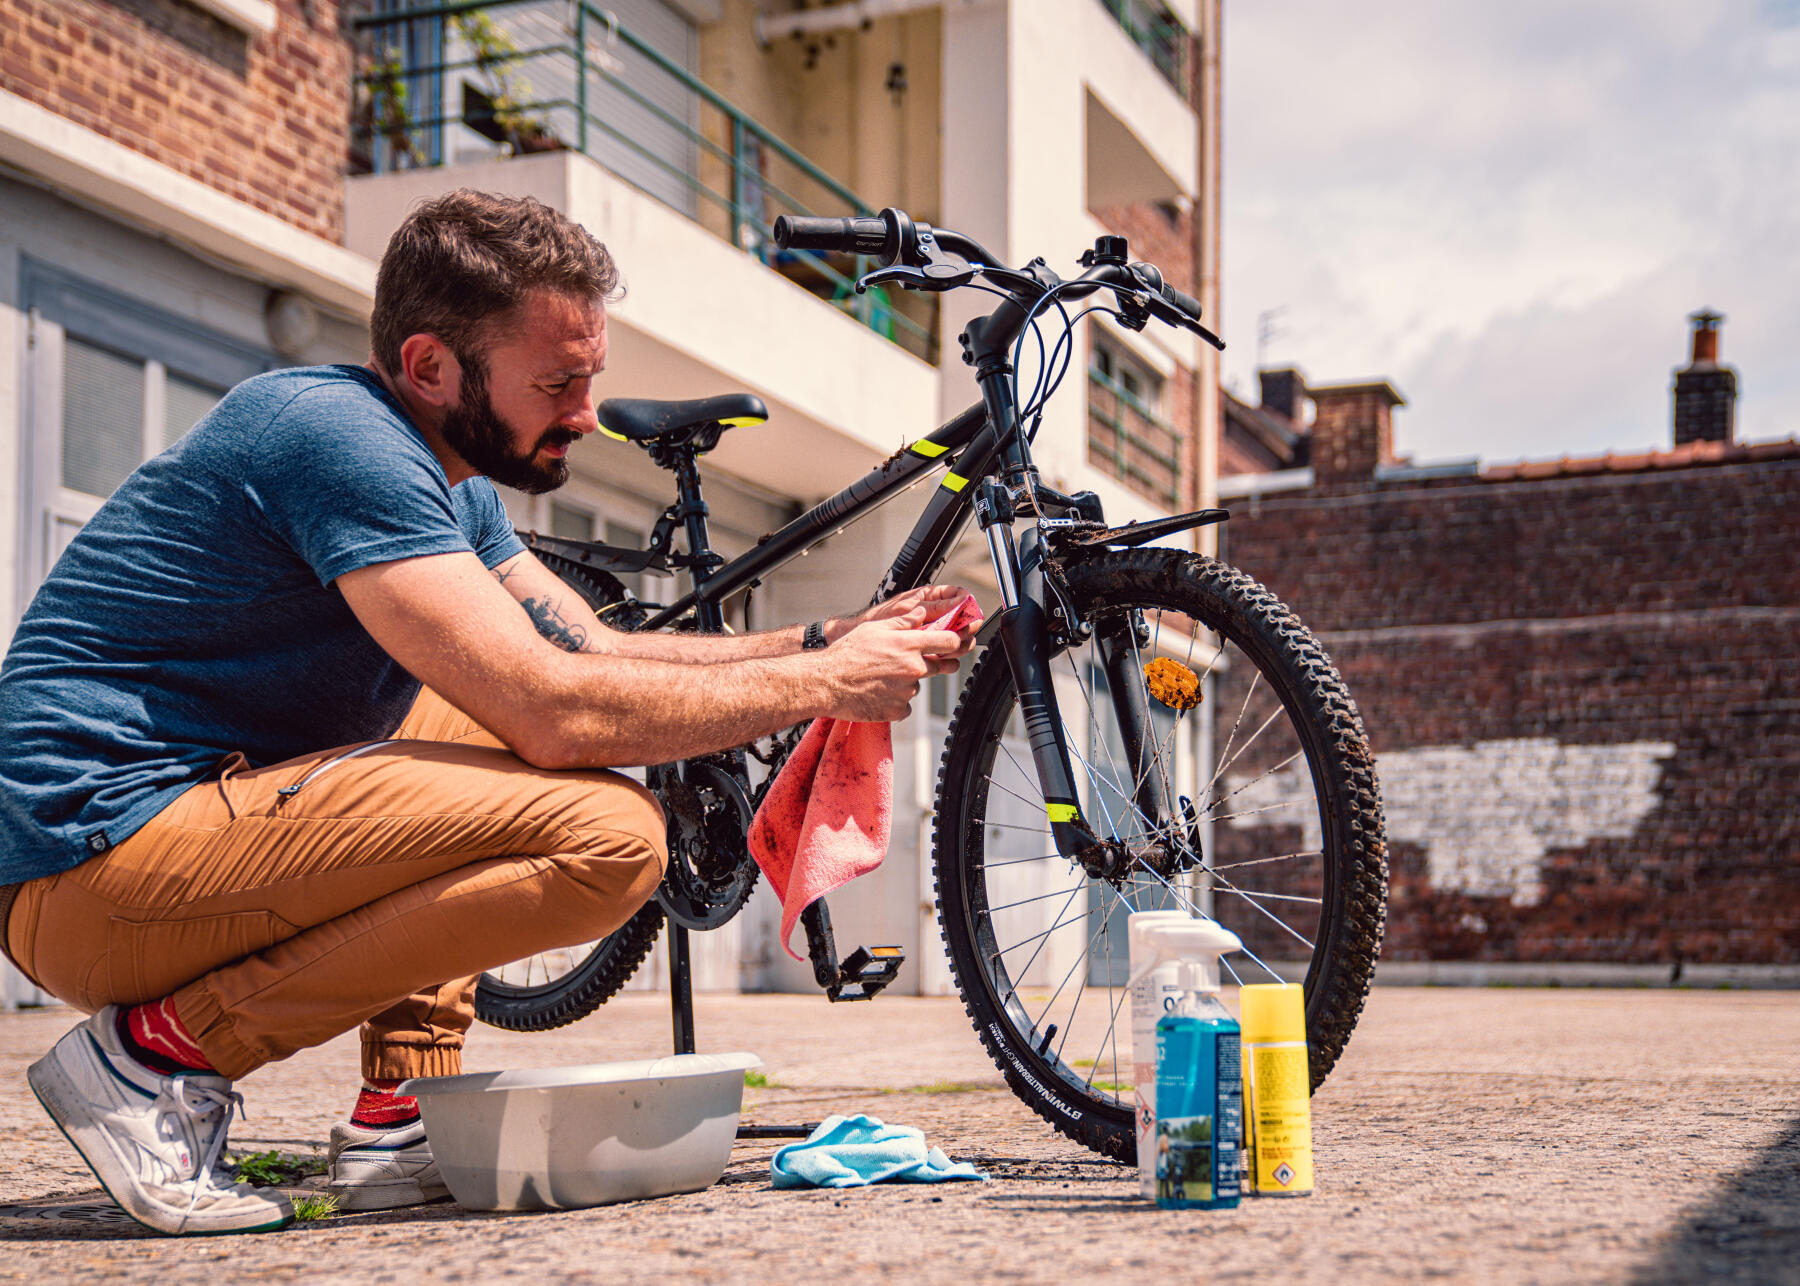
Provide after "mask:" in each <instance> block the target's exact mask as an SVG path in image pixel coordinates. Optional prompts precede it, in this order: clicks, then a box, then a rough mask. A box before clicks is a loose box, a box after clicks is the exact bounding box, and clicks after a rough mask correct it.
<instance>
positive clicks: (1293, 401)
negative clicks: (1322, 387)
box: [1256, 366, 1306, 428]
mask: <svg viewBox="0 0 1800 1286" xmlns="http://www.w3.org/2000/svg"><path fill="white" fill-rule="evenodd" d="M1256 378H1257V380H1258V381H1259V382H1260V383H1261V384H1262V409H1263V410H1265V411H1268V412H1269V413H1270V414H1272V415H1279V416H1281V417H1282V418H1283V419H1285V420H1290V421H1292V422H1293V424H1294V426H1295V427H1296V428H1298V427H1299V425H1300V419H1301V412H1302V410H1303V409H1304V408H1305V403H1306V377H1305V376H1303V375H1302V374H1300V372H1299V371H1297V370H1295V369H1294V368H1293V367H1291V366H1284V367H1283V368H1282V369H1280V370H1278V371H1258V372H1257V373H1256Z"/></svg>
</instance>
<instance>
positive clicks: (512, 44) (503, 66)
mask: <svg viewBox="0 0 1800 1286" xmlns="http://www.w3.org/2000/svg"><path fill="white" fill-rule="evenodd" d="M451 21H452V22H453V23H455V24H456V32H457V34H458V35H459V36H461V37H462V40H463V43H465V44H466V45H468V46H469V53H470V56H471V57H472V58H473V59H474V62H475V66H476V67H477V68H479V69H480V71H481V73H482V75H483V76H485V77H487V80H488V83H489V84H490V85H492V86H493V91H494V92H493V93H492V94H491V95H490V100H491V101H492V103H493V106H494V124H496V125H498V126H499V127H500V128H501V129H502V130H503V131H505V134H506V139H507V142H508V143H509V144H510V145H511V146H512V148H513V150H514V151H516V152H523V151H531V150H534V146H536V145H541V144H542V143H543V141H545V140H547V139H549V138H550V123H549V121H548V120H547V119H546V118H545V116H544V114H543V113H542V112H528V111H526V110H525V107H524V104H523V103H522V102H521V101H520V88H519V81H518V75H517V70H518V69H517V67H516V65H515V64H516V63H517V61H518V58H519V45H518V42H517V41H515V40H514V39H513V38H512V37H511V36H509V35H507V34H506V33H505V32H504V31H502V30H500V28H499V27H497V26H495V25H494V20H493V19H492V18H490V17H488V16H487V14H485V13H483V12H481V11H480V10H471V11H470V12H467V13H459V14H457V15H456V16H455V17H454V18H452V19H451Z"/></svg>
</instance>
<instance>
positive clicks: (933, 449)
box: [906, 438, 950, 460]
mask: <svg viewBox="0 0 1800 1286" xmlns="http://www.w3.org/2000/svg"><path fill="white" fill-rule="evenodd" d="M906 449H907V450H908V451H911V452H912V453H913V454H914V455H922V456H924V457H925V458H926V459H927V460H935V459H937V458H938V457H939V456H941V455H943V454H944V453H945V452H946V451H948V450H949V449H950V448H949V447H947V446H943V445H941V444H939V443H936V442H933V441H932V440H931V439H930V438H920V439H919V440H918V441H917V442H915V443H913V444H912V445H911V446H909V447H907V448H906Z"/></svg>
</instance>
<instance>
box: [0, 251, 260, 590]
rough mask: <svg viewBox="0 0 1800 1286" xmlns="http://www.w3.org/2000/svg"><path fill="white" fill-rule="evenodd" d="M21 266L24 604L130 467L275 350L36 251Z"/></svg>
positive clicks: (156, 449) (182, 429)
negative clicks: (79, 273) (25, 339)
mask: <svg viewBox="0 0 1800 1286" xmlns="http://www.w3.org/2000/svg"><path fill="white" fill-rule="evenodd" d="M21 267H22V274H21V275H22V277H23V285H24V290H23V298H24V303H25V306H26V308H27V310H28V315H29V318H30V350H29V351H30V361H29V364H28V367H27V373H26V374H27V377H26V384H25V405H26V424H25V427H26V452H25V455H26V462H25V465H26V467H25V470H24V474H23V477H22V480H21V502H22V504H23V507H24V509H25V511H26V513H27V514H28V515H29V518H28V521H27V524H26V540H25V552H24V564H23V567H22V572H23V574H22V575H21V576H20V577H19V585H20V590H21V602H20V606H21V607H22V606H23V604H24V602H27V601H29V599H30V596H31V594H32V593H34V592H35V591H36V589H37V586H38V584H39V582H40V581H41V580H42V579H43V578H44V576H45V575H46V574H48V572H49V570H50V567H51V565H52V564H53V563H54V562H55V561H56V558H57V556H58V555H59V554H61V553H62V551H63V549H64V548H65V547H66V546H67V545H68V543H69V541H71V540H73V539H74V538H75V534H76V533H77V532H78V531H80V530H81V528H82V526H83V525H84V524H86V522H87V520H88V519H89V518H91V517H93V515H94V512H95V511H96V510H97V509H98V508H99V507H100V504H101V502H102V501H104V500H105V499H106V498H107V497H108V496H110V495H111V494H112V493H113V492H114V491H116V490H117V489H118V487H119V484H120V483H122V482H124V481H125V479H126V478H127V477H129V476H130V474H131V471H132V470H133V469H136V468H137V467H138V465H140V464H142V463H143V462H144V461H145V460H148V459H149V458H150V457H151V456H154V455H157V454H158V453H160V452H161V451H163V450H164V449H165V448H166V447H168V446H170V445H171V444H173V443H174V442H175V441H176V440H177V439H179V438H180V437H181V435H182V434H184V433H186V432H187V431H188V430H189V429H190V428H192V427H193V426H194V424H195V423H196V422H197V421H198V420H200V419H201V418H202V417H203V416H204V415H205V414H206V413H207V412H208V411H210V410H211V409H212V408H213V406H214V405H215V404H216V403H217V402H218V400H219V399H220V398H221V397H223V396H224V395H225V391H226V390H227V389H229V388H230V387H231V386H232V385H233V384H236V383H238V382H239V381H240V380H243V379H246V378H248V377H249V376H251V375H254V374H256V373H257V372H259V371H264V370H268V369H270V368H271V367H272V366H274V365H275V359H274V357H273V356H272V355H271V354H269V353H268V352H266V351H265V350H263V349H261V348H257V347H255V346H253V345H249V344H245V343H243V342H242V341H240V340H237V339H235V338H233V337H232V336H230V335H226V334H223V333H221V332H218V331H214V330H211V329H209V328H207V327H202V326H198V325H195V324H194V323H192V322H190V321H188V320H187V319H186V318H183V317H179V316H177V315H175V314H172V313H166V312H164V311H162V310H161V309H158V308H154V307H152V306H150V305H148V304H144V303H141V302H140V301H138V300H135V299H132V298H130V297H128V296H125V295H121V294H119V293H118V292H116V291H113V290H109V289H107V288H106V287H105V286H102V285H100V284H99V283H97V282H92V281H88V280H86V279H84V278H80V277H76V276H74V275H72V274H70V273H66V272H64V271H62V270H61V269H59V268H55V267H52V266H50V265H48V264H44V263H40V262H38V261H37V260H34V259H31V258H29V257H26V258H23V259H22V260H21Z"/></svg>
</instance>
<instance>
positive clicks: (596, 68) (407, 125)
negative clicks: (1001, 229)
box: [352, 0, 937, 361]
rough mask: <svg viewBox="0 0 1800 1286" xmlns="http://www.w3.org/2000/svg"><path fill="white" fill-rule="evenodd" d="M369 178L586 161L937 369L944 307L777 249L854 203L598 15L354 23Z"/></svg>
mask: <svg viewBox="0 0 1800 1286" xmlns="http://www.w3.org/2000/svg"><path fill="white" fill-rule="evenodd" d="M352 25H353V27H354V28H355V30H356V32H357V35H358V44H359V47H360V51H361V57H362V61H363V70H362V71H361V73H360V74H359V75H358V77H357V87H358V102H357V110H356V113H355V118H354V122H353V126H352V135H353V137H352V164H353V167H355V168H357V169H360V170H361V171H363V172H374V173H382V172H385V171H390V170H400V169H411V168H417V167H423V166H431V165H441V164H446V163H453V162H457V161H463V160H474V159H485V158H489V157H493V156H497V155H512V154H519V153H528V152H542V151H556V150H563V149H572V150H575V151H579V152H582V153H584V154H586V155H588V156H590V157H592V158H593V159H594V160H596V161H598V162H599V163H600V164H601V165H603V166H605V167H606V168H607V169H608V170H610V171H612V172H613V173H614V174H616V175H618V176H619V177H620V178H622V179H624V180H626V181H627V182H629V183H631V184H633V185H634V186H636V187H638V188H640V189H641V190H643V191H644V192H646V193H648V194H649V195H651V196H653V197H655V198H657V199H658V200H660V201H662V202H663V203H664V204H666V205H669V206H670V207H672V208H673V209H675V210H678V211H679V212H680V213H682V214H684V215H686V216H687V217H688V218H690V219H693V220H694V221H695V222H697V223H699V224H701V225H702V226H703V227H705V228H707V229H708V230H710V231H711V232H713V233H715V234H716V235H717V236H719V237H721V238H723V239H724V240H726V241H729V242H730V243H731V244H732V245H734V246H736V247H737V248H738V249H740V250H742V251H743V252H744V253H745V254H748V255H751V256H753V257H754V258H756V259H758V260H760V261H761V262H762V263H764V264H766V265H768V266H769V267H770V268H771V269H773V270H774V271H776V272H778V273H780V274H782V275H783V276H785V277H787V278H789V279H790V280H792V281H795V282H797V283H799V284H800V285H802V286H804V287H805V288H806V289H808V290H810V291H811V292H812V293H814V294H816V295H818V296H819V297H820V298H822V299H825V300H826V301H828V302H829V303H831V304H832V305H833V306H835V307H837V308H838V309H839V310H840V311H842V312H845V313H847V314H848V315H850V316H851V317H854V318H855V319H856V320H857V321H859V322H861V323H862V324H863V325H865V326H867V327H869V328H870V329H872V330H874V331H876V332H877V333H879V334H881V335H884V336H885V337H887V338H888V339H891V340H892V341H894V342H895V343H897V344H899V345H900V346H901V347H903V348H905V349H907V350H908V351H909V352H911V353H913V354H915V355H916V356H919V357H923V358H925V359H926V360H927V361H936V360H937V352H936V342H935V334H934V330H935V326H934V323H935V320H936V317H935V307H934V305H935V300H934V299H930V298H922V297H919V296H903V297H900V298H892V297H890V296H889V295H887V293H886V292H884V291H882V290H881V289H879V288H877V289H874V290H871V291H869V292H868V293H866V294H861V295H859V294H857V293H856V291H855V282H856V279H857V277H858V276H860V275H861V274H862V273H864V272H866V271H868V269H869V268H870V267H871V266H872V265H871V262H870V261H869V260H868V259H867V258H862V257H849V256H837V255H818V254H814V253H811V252H809V251H787V250H778V249H777V248H776V247H775V245H774V243H773V241H772V240H771V239H770V238H771V234H770V229H771V227H772V226H773V224H774V222H775V219H776V217H777V216H778V215H782V214H796V215H833V216H843V215H858V214H868V213H870V212H871V211H870V208H869V206H868V205H867V204H865V203H864V202H863V201H861V200H860V199H859V198H858V197H857V196H856V194H855V193H853V192H851V191H850V190H849V189H848V188H846V187H844V186H843V185H842V184H841V183H839V182H837V181H836V180H835V179H833V178H832V177H831V176H830V175H828V174H826V173H825V172H824V171H823V170H821V169H820V168H819V167H818V166H816V165H814V164H813V163H812V162H811V161H809V160H808V159H807V158H806V157H804V156H802V155H801V154H800V153H799V152H798V151H796V150H795V149H794V148H793V147H791V146H789V145H788V144H787V143H786V142H784V141H782V140H781V139H780V138H778V137H777V136H776V135H775V134H774V133H773V132H771V131H770V130H768V129H767V128H765V127H764V126H763V125H761V124H759V123H758V122H757V121H755V120H753V119H752V118H751V117H750V116H748V115H747V114H745V113H744V112H743V111H741V110H739V109H738V108H737V107H735V106H733V105H732V104H731V103H730V102H728V101H727V100H726V99H725V98H724V97H723V96H721V95H720V94H718V93H717V92H716V91H714V90H713V89H712V88H711V87H710V86H708V85H706V84H705V83H704V82H702V81H700V80H698V79H696V78H695V77H694V76H693V75H692V74H691V73H690V72H688V71H687V70H686V69H685V68H684V67H682V66H681V65H680V64H679V63H677V62H675V61H674V60H672V59H671V58H670V57H668V56H667V55H666V54H665V53H664V52H663V51H662V50H659V49H657V48H655V47H653V46H652V45H651V44H649V43H648V42H646V41H645V40H643V39H642V38H640V37H639V36H638V35H637V34H636V33H634V32H632V31H631V30H630V29H629V28H627V27H625V26H623V25H621V24H620V23H619V22H618V20H617V18H616V17H614V16H613V15H612V14H610V13H608V12H607V11H605V10H604V9H601V8H599V7H597V6H595V5H594V4H592V3H590V2H589V0H460V2H458V3H450V4H436V5H425V6H418V7H413V8H405V9H395V10H393V11H391V12H384V13H375V14H370V15H365V16H362V17H359V18H357V19H355V20H354V22H353V24H352Z"/></svg>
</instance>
